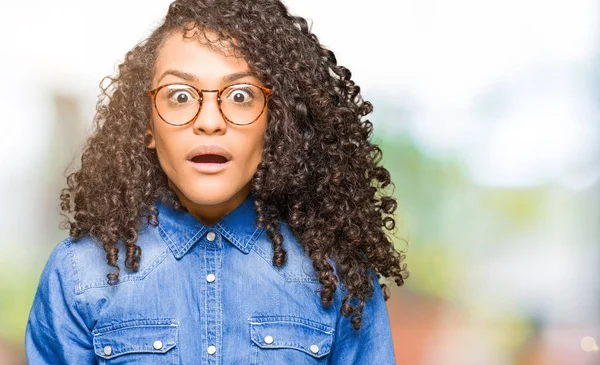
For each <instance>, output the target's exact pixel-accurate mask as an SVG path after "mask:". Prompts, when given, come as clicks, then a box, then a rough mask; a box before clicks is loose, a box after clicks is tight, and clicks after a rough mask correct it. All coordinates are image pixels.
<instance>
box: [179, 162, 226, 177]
mask: <svg viewBox="0 0 600 365" xmlns="http://www.w3.org/2000/svg"><path fill="white" fill-rule="evenodd" d="M186 162H187V163H189V164H191V165H192V167H193V168H195V169H196V170H197V171H200V172H203V173H206V174H214V173H216V172H219V171H221V170H224V169H225V168H226V167H227V166H229V164H230V163H231V160H229V161H227V162H224V163H198V162H194V161H192V160H187V161H186Z"/></svg>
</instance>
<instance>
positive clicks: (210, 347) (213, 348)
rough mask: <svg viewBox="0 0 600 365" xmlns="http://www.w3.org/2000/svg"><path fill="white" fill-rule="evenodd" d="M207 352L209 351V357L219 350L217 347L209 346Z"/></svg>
mask: <svg viewBox="0 0 600 365" xmlns="http://www.w3.org/2000/svg"><path fill="white" fill-rule="evenodd" d="M206 351H208V354H209V355H212V354H214V353H215V352H217V348H216V347H215V346H208V349H206Z"/></svg>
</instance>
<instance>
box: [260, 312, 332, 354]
mask: <svg viewBox="0 0 600 365" xmlns="http://www.w3.org/2000/svg"><path fill="white" fill-rule="evenodd" d="M249 321H250V335H251V338H252V342H254V343H255V344H256V345H257V346H259V347H260V348H262V349H277V348H292V349H296V350H299V351H303V352H305V353H307V354H308V355H311V356H313V357H316V358H320V357H323V356H325V355H327V354H329V352H330V350H331V345H332V343H333V334H334V329H333V328H331V327H329V326H326V325H324V324H322V323H319V322H315V321H312V320H308V319H305V318H299V317H292V316H260V317H251V318H249Z"/></svg>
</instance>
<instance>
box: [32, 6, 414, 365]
mask: <svg viewBox="0 0 600 365" xmlns="http://www.w3.org/2000/svg"><path fill="white" fill-rule="evenodd" d="M359 91H360V89H359V87H358V86H357V85H355V84H354V82H353V81H351V80H350V72H349V71H348V70H347V69H346V68H344V67H342V66H338V65H337V64H336V59H335V56H334V54H333V53H332V52H331V51H329V50H327V49H326V48H324V47H323V46H321V45H320V43H319V42H318V39H317V37H316V36H315V35H314V34H312V33H311V32H310V31H309V29H308V27H307V22H306V21H305V19H303V18H300V17H295V16H291V15H290V14H289V13H288V12H287V9H286V7H285V6H284V5H283V4H282V3H280V2H279V1H276V0H252V1H249V0H219V1H216V0H178V1H175V2H174V3H173V4H172V5H171V6H170V8H169V12H168V14H167V16H166V19H165V21H164V23H163V24H162V25H161V26H160V27H159V28H158V29H156V30H155V31H154V32H153V33H152V35H150V37H149V38H148V39H147V40H145V41H144V42H142V43H141V44H139V45H137V46H136V47H135V48H134V49H133V50H132V51H130V52H129V53H128V54H127V56H126V58H125V61H124V62H123V63H122V64H121V65H120V67H119V72H118V75H116V76H115V77H113V78H110V79H109V83H108V85H107V84H104V87H103V96H102V97H101V98H100V100H99V102H98V105H97V113H96V117H95V122H96V130H95V132H94V134H93V135H92V136H91V137H90V138H89V140H88V142H87V144H86V147H85V149H84V152H83V155H82V159H81V168H80V170H79V171H77V172H75V173H73V174H71V175H70V176H69V177H68V179H67V182H68V187H67V188H65V189H64V190H63V192H62V194H61V200H62V203H61V207H62V210H63V212H64V213H65V215H67V221H66V223H67V226H68V228H69V237H68V238H67V239H65V240H64V241H63V242H61V243H60V244H59V245H58V246H57V247H56V248H55V249H54V251H53V252H52V254H51V256H50V258H49V260H48V262H47V264H46V267H45V268H44V271H43V273H42V275H41V278H40V283H39V287H38V291H37V293H36V297H35V299H34V303H33V306H32V309H31V313H30V316H29V322H28V325H27V333H26V350H27V356H28V360H29V363H30V364H94V363H101V364H155V365H157V364H246V363H251V364H267V363H269V364H324V363H329V364H370V363H377V364H393V363H394V362H395V361H394V354H393V349H392V341H391V335H390V327H389V320H388V314H387V311H386V307H385V300H387V298H388V296H389V294H388V288H387V287H386V286H385V285H383V284H381V285H380V284H379V280H378V274H381V275H383V276H385V277H392V279H393V280H394V281H395V282H396V284H397V285H402V284H403V282H404V279H406V278H407V276H408V273H407V271H406V264H402V263H401V261H402V259H403V258H404V255H401V254H400V253H399V252H398V251H396V250H395V249H394V246H393V244H392V242H391V240H390V238H389V233H388V232H387V231H391V230H393V229H394V219H393V213H394V211H395V209H396V201H395V200H394V198H392V197H391V196H390V195H389V194H388V193H386V192H385V191H384V188H385V187H386V186H387V185H389V184H390V176H389V173H388V171H387V170H386V169H385V168H384V167H382V166H378V163H379V161H380V159H381V151H380V149H379V148H378V147H377V146H376V145H373V144H371V143H370V142H369V138H370V137H371V134H372V124H371V122H369V121H368V120H366V119H364V118H363V117H365V116H366V115H367V114H369V113H370V112H371V111H372V106H371V104H370V103H369V102H367V101H363V100H362V99H361V97H360V94H359Z"/></svg>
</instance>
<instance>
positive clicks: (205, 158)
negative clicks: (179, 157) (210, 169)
mask: <svg viewBox="0 0 600 365" xmlns="http://www.w3.org/2000/svg"><path fill="white" fill-rule="evenodd" d="M227 161H229V160H228V159H227V158H226V157H225V156H221V155H213V154H206V155H198V156H194V157H193V158H192V162H195V163H216V164H221V163H226V162H227Z"/></svg>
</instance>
